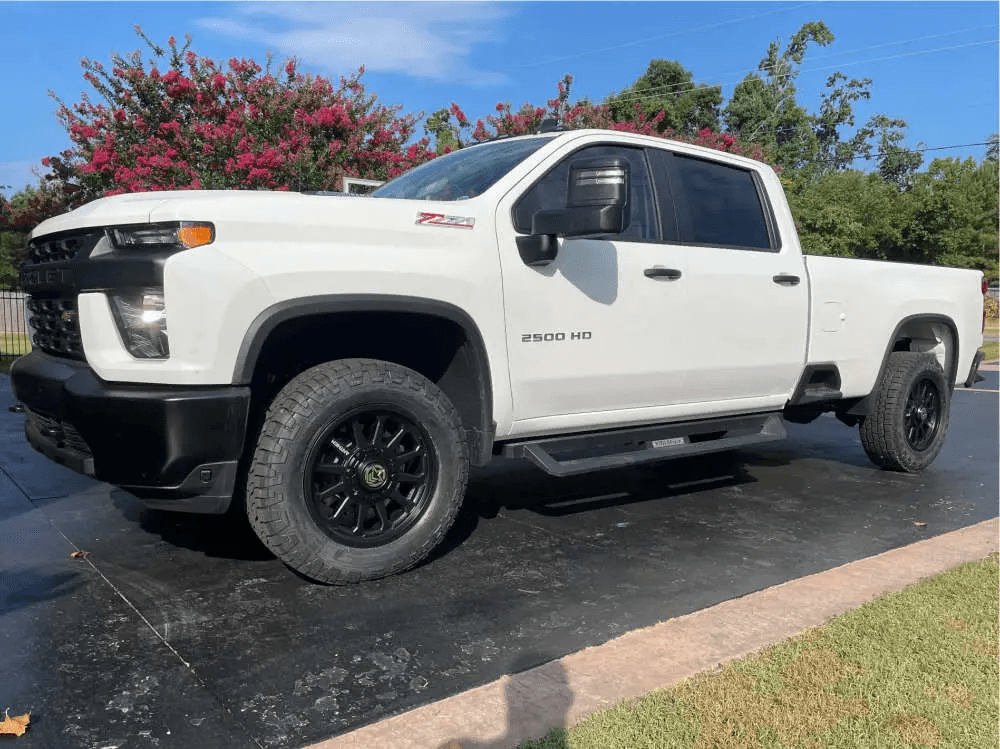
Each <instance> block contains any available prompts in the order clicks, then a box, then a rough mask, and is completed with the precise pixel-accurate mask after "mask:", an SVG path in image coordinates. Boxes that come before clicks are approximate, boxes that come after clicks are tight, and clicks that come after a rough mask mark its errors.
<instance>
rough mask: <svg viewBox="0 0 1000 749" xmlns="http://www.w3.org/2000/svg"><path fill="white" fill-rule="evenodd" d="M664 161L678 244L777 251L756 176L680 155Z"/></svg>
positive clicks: (675, 154) (673, 155)
mask: <svg viewBox="0 0 1000 749" xmlns="http://www.w3.org/2000/svg"><path fill="white" fill-rule="evenodd" d="M664 161H665V162H666V163H667V165H668V167H667V169H668V172H669V175H670V192H671V195H672V197H673V202H674V205H675V207H676V218H677V235H678V236H677V238H678V240H679V241H681V242H684V243H686V244H701V245H712V246H723V247H741V248H746V249H755V250H771V249H773V245H772V242H771V234H770V232H769V231H768V223H767V216H766V214H765V212H764V207H763V205H762V204H761V198H760V193H759V191H758V189H757V183H756V182H755V181H754V178H753V173H752V172H750V171H748V170H746V169H740V168H739V167H735V166H730V165H729V164H722V163H719V162H716V161H709V160H706V159H699V158H694V157H690V156H683V155H681V154H678V153H674V154H671V155H669V156H668V157H667V158H666V159H665V160H664Z"/></svg>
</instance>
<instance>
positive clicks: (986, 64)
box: [0, 1, 1000, 194]
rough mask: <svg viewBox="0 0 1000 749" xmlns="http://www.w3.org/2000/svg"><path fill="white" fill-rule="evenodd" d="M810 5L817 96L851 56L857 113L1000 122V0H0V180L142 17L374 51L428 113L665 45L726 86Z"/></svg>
mask: <svg viewBox="0 0 1000 749" xmlns="http://www.w3.org/2000/svg"><path fill="white" fill-rule="evenodd" d="M814 20H815V21H825V22H826V24H827V25H828V26H829V27H830V29H831V30H832V31H833V33H834V35H835V36H836V41H835V42H834V43H833V44H832V45H831V46H829V47H826V48H819V47H814V48H811V49H810V51H809V53H808V54H807V56H806V58H805V60H804V62H803V65H802V74H801V76H800V78H799V80H798V89H799V101H800V103H801V104H803V105H805V106H806V107H807V108H809V109H811V110H813V109H815V108H816V107H817V106H818V103H819V97H820V95H821V93H822V91H823V86H824V82H825V80H826V77H827V76H829V75H830V74H831V73H833V72H834V71H836V70H840V71H842V72H844V73H845V74H846V75H848V76H850V77H858V78H864V77H869V78H872V79H873V84H872V87H871V91H872V98H871V101H870V102H862V103H861V104H860V105H859V106H858V107H857V113H858V119H859V124H860V123H862V122H863V121H864V120H866V119H867V118H868V117H869V116H870V115H871V114H874V113H877V112H881V113H885V114H887V115H889V116H891V117H900V118H903V119H905V120H906V121H907V122H908V123H909V130H908V136H907V144H908V145H910V146H916V144H918V143H923V144H925V145H926V146H929V147H939V146H951V145H956V144H967V143H977V142H980V141H984V140H986V138H987V137H988V136H989V135H990V134H991V133H994V132H996V131H997V130H998V129H1000V127H998V124H997V120H998V89H1000V83H998V69H1000V66H998V57H997V55H998V45H997V40H998V36H1000V28H998V5H997V3H995V2H957V1H956V2H902V1H901V2H846V3H845V2H783V3H773V2H772V3H758V2H631V3H626V2H582V3H581V2H527V3H451V2H432V3H404V2H392V3H348V2H315V3H304V2H267V3H263V2H252V3H218V2H173V3H167V2H143V3H136V2H103V3H100V2H62V3H54V2H42V1H36V2H2V1H0V50H3V53H4V57H5V61H6V64H5V75H4V77H3V78H4V88H5V89H6V90H5V93H6V97H5V98H6V101H7V106H6V107H5V113H4V117H3V120H2V125H0V128H2V134H3V137H2V138H0V185H10V186H13V187H14V188H20V187H23V186H24V185H25V184H28V183H35V182H36V181H37V180H36V178H35V177H34V176H33V174H32V169H33V168H37V167H38V163H39V161H40V160H41V159H42V157H44V156H47V155H50V154H55V153H58V152H59V151H61V150H62V149H64V148H66V147H67V146H68V145H69V141H68V138H67V136H66V134H65V133H64V132H63V131H62V129H61V128H60V126H59V124H58V122H57V121H56V118H55V115H54V109H55V106H56V105H55V103H54V102H53V100H52V99H51V98H49V96H48V93H47V92H48V91H53V92H54V93H56V94H57V95H59V96H60V97H61V98H62V99H64V100H65V101H66V102H67V103H72V102H75V101H77V100H78V99H79V98H80V94H81V92H83V91H86V90H88V88H89V87H88V85H87V84H86V83H85V81H84V80H83V78H82V69H81V68H80V59H81V58H83V57H90V58H92V59H94V60H97V61H101V62H107V61H108V59H109V57H110V55H111V53H112V52H115V51H117V52H121V53H127V52H131V51H133V50H135V49H140V48H141V47H142V41H141V40H140V39H139V38H138V37H137V36H136V35H135V33H134V31H133V26H134V25H135V24H139V25H140V26H142V27H143V29H144V30H145V31H146V33H147V34H148V35H149V36H150V37H151V38H152V39H154V40H155V41H157V42H160V43H164V42H165V41H166V39H167V37H169V36H171V35H173V36H176V37H177V38H178V39H181V38H183V36H184V34H191V35H192V36H193V38H194V44H193V47H192V48H193V49H194V50H195V51H196V52H198V53H199V54H202V55H206V56H209V57H213V58H215V59H228V58H230V57H234V56H239V57H252V58H254V59H256V60H258V61H260V62H262V61H263V60H264V58H265V55H266V53H267V52H268V51H270V52H272V53H273V54H274V56H275V58H276V59H277V60H278V61H280V60H283V59H285V58H287V57H290V56H295V57H297V58H299V60H300V61H301V63H302V66H303V68H304V69H306V70H308V71H311V72H313V73H317V74H323V75H332V76H339V75H342V74H348V73H350V72H352V71H353V70H356V69H357V67H358V66H359V65H362V64H363V65H365V67H366V71H367V72H366V73H365V76H364V79H363V81H364V83H365V85H366V87H367V89H368V91H369V92H370V93H375V94H377V95H378V97H379V99H380V100H381V101H382V102H384V103H387V104H399V105H402V107H403V111H405V112H413V113H418V112H421V111H423V112H427V113H429V112H432V111H434V110H435V109H438V108H440V107H442V106H448V105H449V104H450V103H451V102H452V101H455V102H457V103H458V104H459V105H460V106H461V107H462V108H463V109H464V110H465V112H466V114H467V115H468V116H469V117H470V118H471V119H473V120H475V118H477V117H485V116H486V115H487V114H490V113H491V112H493V109H494V106H495V105H496V103H497V102H499V101H510V102H511V103H513V104H514V105H515V107H516V106H518V105H520V104H521V103H523V102H525V101H530V102H532V103H537V104H544V103H545V101H546V100H547V99H549V98H551V97H552V96H554V94H555V90H556V81H558V80H559V79H560V78H561V77H562V76H563V75H564V74H566V73H570V74H572V75H573V76H574V79H575V80H574V85H573V90H572V98H573V99H577V98H582V97H584V96H587V97H589V98H591V99H592V100H596V101H600V100H602V99H603V98H604V97H605V96H606V95H607V94H609V93H611V92H613V91H616V90H620V89H622V88H624V87H626V86H628V85H629V84H630V83H631V82H632V81H634V80H635V79H636V78H637V77H638V76H640V75H641V74H642V73H643V72H644V71H645V69H646V66H647V65H648V63H649V61H650V60H651V59H653V58H657V57H661V58H665V59H672V60H678V61H679V62H681V63H682V64H683V65H684V66H685V67H686V68H688V69H689V70H691V71H692V72H693V74H694V78H695V80H696V81H698V82H702V83H706V84H721V85H722V86H723V93H724V95H725V96H726V97H727V98H728V95H729V94H730V93H731V92H732V89H733V86H734V85H735V84H736V83H737V82H739V80H740V79H742V78H743V76H744V75H746V73H747V72H748V71H750V70H753V69H755V68H756V65H757V63H758V62H759V61H760V59H761V58H762V57H763V56H764V54H765V53H766V50H767V46H768V43H769V42H771V41H772V40H776V39H780V40H783V41H784V40H787V39H788V38H789V37H790V36H791V35H792V34H793V33H795V31H797V30H798V29H799V27H800V26H801V25H802V24H803V23H805V22H807V21H814ZM984 152H985V147H984V146H972V147H966V148H957V149H949V150H942V151H935V152H930V153H927V154H926V157H927V160H928V161H929V160H930V158H933V157H934V156H938V155H941V156H958V157H962V158H964V157H967V156H973V157H976V158H981V157H982V156H983V154H984ZM7 192H8V194H9V192H10V191H7Z"/></svg>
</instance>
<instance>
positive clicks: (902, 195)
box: [789, 159, 1000, 276]
mask: <svg viewBox="0 0 1000 749" xmlns="http://www.w3.org/2000/svg"><path fill="white" fill-rule="evenodd" d="M998 194H1000V181H998V176H997V163H996V162H994V161H989V160H984V161H983V162H982V163H979V164H977V163H976V161H975V160H974V159H966V160H965V161H961V160H959V159H935V160H934V161H933V162H931V164H930V166H929V167H928V169H927V170H926V171H923V172H917V173H915V174H912V175H911V177H910V179H909V184H908V189H907V190H905V191H900V190H899V189H898V187H897V185H896V184H895V183H894V182H893V181H892V180H887V179H885V178H884V176H883V175H882V174H881V173H879V172H872V173H871V174H865V173H863V172H860V171H856V170H845V171H841V172H833V173H830V174H826V175H823V176H822V177H819V178H818V179H817V180H816V181H815V182H813V183H812V184H811V185H809V186H808V187H807V188H805V189H804V190H802V191H801V192H799V193H790V194H789V202H790V204H791V207H792V213H793V215H794V216H795V220H796V224H797V226H798V229H799V240H800V242H801V243H802V248H803V250H804V251H805V252H807V253H808V254H811V255H838V256H843V257H861V258H871V259H877V260H895V261H902V262H913V263H928V264H932V265H947V266H952V267H957V268H981V269H984V270H985V271H986V273H987V275H991V276H992V275H996V273H997V242H998V236H997V225H998V223H1000V212H998V202H997V196H998Z"/></svg>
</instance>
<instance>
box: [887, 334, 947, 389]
mask: <svg viewBox="0 0 1000 749" xmlns="http://www.w3.org/2000/svg"><path fill="white" fill-rule="evenodd" d="M956 349H957V340H956V338H955V329H954V326H953V325H952V324H951V323H950V321H948V320H946V319H944V318H938V317H934V318H916V319H912V320H906V321H904V322H903V323H902V324H901V325H900V326H899V328H897V330H896V335H895V337H894V339H893V342H892V350H893V351H916V352H919V353H925V354H934V356H935V357H937V360H938V363H939V364H940V365H941V369H942V370H944V373H945V377H946V378H948V384H949V385H950V384H952V383H954V381H955V365H956V363H957V361H956V358H957V356H956V355H957V353H958V352H957V350H956ZM883 367H884V365H883Z"/></svg>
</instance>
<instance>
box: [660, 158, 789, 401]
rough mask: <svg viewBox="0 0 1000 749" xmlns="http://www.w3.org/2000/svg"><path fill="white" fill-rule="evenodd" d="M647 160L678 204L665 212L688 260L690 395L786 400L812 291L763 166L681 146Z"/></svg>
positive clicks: (667, 230)
mask: <svg viewBox="0 0 1000 749" xmlns="http://www.w3.org/2000/svg"><path fill="white" fill-rule="evenodd" d="M649 160H650V165H651V167H652V171H653V175H654V179H655V181H656V187H657V190H658V192H659V193H660V194H661V195H662V196H663V197H664V198H665V199H666V200H668V201H669V203H671V204H672V205H673V207H674V210H673V212H672V213H671V212H670V211H668V210H663V211H662V213H663V215H664V222H663V223H664V227H663V232H664V236H665V238H666V239H667V241H668V242H669V243H670V247H671V249H672V250H673V251H675V252H679V253H681V254H682V256H683V264H684V266H685V269H686V271H685V274H684V278H683V279H681V281H682V282H683V286H684V289H683V292H684V295H685V318H686V320H687V324H688V325H689V326H690V327H689V333H690V337H689V339H688V342H689V345H688V347H687V348H686V350H685V352H684V353H685V356H684V360H685V366H686V367H687V371H688V373H689V375H690V378H689V379H688V381H687V387H686V388H685V393H684V397H685V398H687V399H690V401H691V402H701V403H712V404H716V405H718V404H720V403H721V402H725V401H734V403H732V407H733V408H734V409H739V408H740V404H739V403H738V402H735V401H740V400H744V399H754V400H756V401H758V403H759V402H760V399H762V398H767V399H770V400H771V401H773V403H774V404H775V405H781V404H782V403H783V400H784V398H785V397H786V396H787V395H788V393H789V392H790V391H791V390H792V389H793V388H794V387H795V384H796V382H797V381H798V378H799V376H800V374H801V372H802V368H803V366H804V363H805V353H806V341H807V335H808V316H809V290H808V278H807V276H806V269H805V262H804V260H803V258H802V254H801V252H800V250H799V247H798V245H797V243H796V242H794V241H787V242H785V243H784V244H782V240H781V237H780V234H779V231H778V228H777V226H778V223H777V221H776V218H775V215H774V212H773V210H772V206H771V204H770V201H769V200H768V198H767V191H766V190H765V182H764V178H765V177H766V176H767V175H766V174H765V173H762V172H757V171H755V170H753V169H750V168H743V167H742V166H741V165H737V164H733V163H731V162H727V161H724V160H713V159H711V158H707V157H702V156H701V155H698V156H695V155H693V154H692V155H689V154H685V153H683V152H681V151H679V150H678V151H669V150H666V149H650V150H649ZM771 179H772V180H773V184H772V185H771V188H772V189H773V190H780V189H781V187H780V184H779V183H778V182H777V181H776V180H774V179H773V175H772V176H771ZM756 407H759V406H755V408H756Z"/></svg>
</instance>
